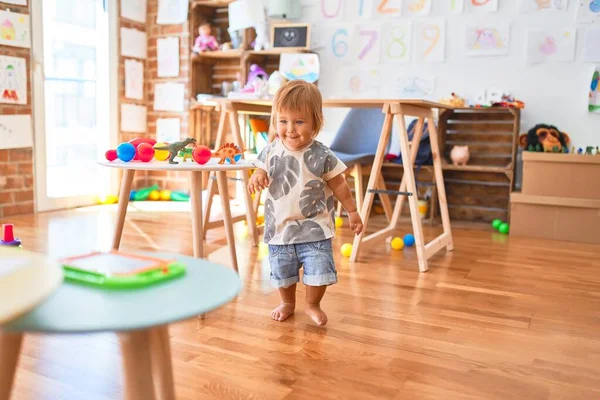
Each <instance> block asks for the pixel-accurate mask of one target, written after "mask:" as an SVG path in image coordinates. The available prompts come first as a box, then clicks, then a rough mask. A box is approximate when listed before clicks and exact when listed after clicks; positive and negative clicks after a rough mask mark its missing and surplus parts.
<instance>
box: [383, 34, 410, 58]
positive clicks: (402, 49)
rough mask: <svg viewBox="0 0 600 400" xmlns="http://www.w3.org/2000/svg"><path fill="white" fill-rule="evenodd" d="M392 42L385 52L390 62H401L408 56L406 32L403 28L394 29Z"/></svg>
mask: <svg viewBox="0 0 600 400" xmlns="http://www.w3.org/2000/svg"><path fill="white" fill-rule="evenodd" d="M391 36H392V40H391V41H390V42H389V43H388V45H387V48H386V49H385V52H386V54H387V56H388V58H389V59H390V60H399V59H402V58H404V57H405V56H406V43H405V42H404V39H405V38H406V31H405V30H404V27H402V26H395V27H393V28H392V33H391Z"/></svg>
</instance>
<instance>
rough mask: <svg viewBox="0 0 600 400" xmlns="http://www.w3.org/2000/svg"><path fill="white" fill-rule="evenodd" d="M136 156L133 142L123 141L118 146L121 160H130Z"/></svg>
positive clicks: (118, 154)
mask: <svg viewBox="0 0 600 400" xmlns="http://www.w3.org/2000/svg"><path fill="white" fill-rule="evenodd" d="M134 156H135V147H134V146H133V145H132V144H131V143H127V142H125V143H121V144H120V145H119V146H118V147H117V157H119V160H121V161H125V162H129V161H131V160H133V157H134Z"/></svg>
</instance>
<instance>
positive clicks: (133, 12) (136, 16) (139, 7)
mask: <svg viewBox="0 0 600 400" xmlns="http://www.w3.org/2000/svg"><path fill="white" fill-rule="evenodd" d="M147 9H148V4H147V2H146V0H121V17H122V18H126V19H129V20H131V21H137V22H141V23H144V24H145V23H146V14H147V12H146V11H147Z"/></svg>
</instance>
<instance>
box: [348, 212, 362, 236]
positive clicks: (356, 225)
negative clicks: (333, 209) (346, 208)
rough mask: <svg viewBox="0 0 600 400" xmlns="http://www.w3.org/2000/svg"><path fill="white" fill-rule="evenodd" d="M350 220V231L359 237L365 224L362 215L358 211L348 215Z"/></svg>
mask: <svg viewBox="0 0 600 400" xmlns="http://www.w3.org/2000/svg"><path fill="white" fill-rule="evenodd" d="M348 220H349V221H350V229H352V231H354V234H356V235H358V234H359V233H361V232H362V230H363V222H362V219H361V218H360V214H359V213H358V212H357V211H354V212H351V213H348Z"/></svg>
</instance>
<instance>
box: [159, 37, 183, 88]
mask: <svg viewBox="0 0 600 400" xmlns="http://www.w3.org/2000/svg"><path fill="white" fill-rule="evenodd" d="M156 52H157V67H156V69H157V76H159V77H161V78H167V77H175V76H179V38H178V37H176V36H171V37H166V38H159V39H157V40H156Z"/></svg>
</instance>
